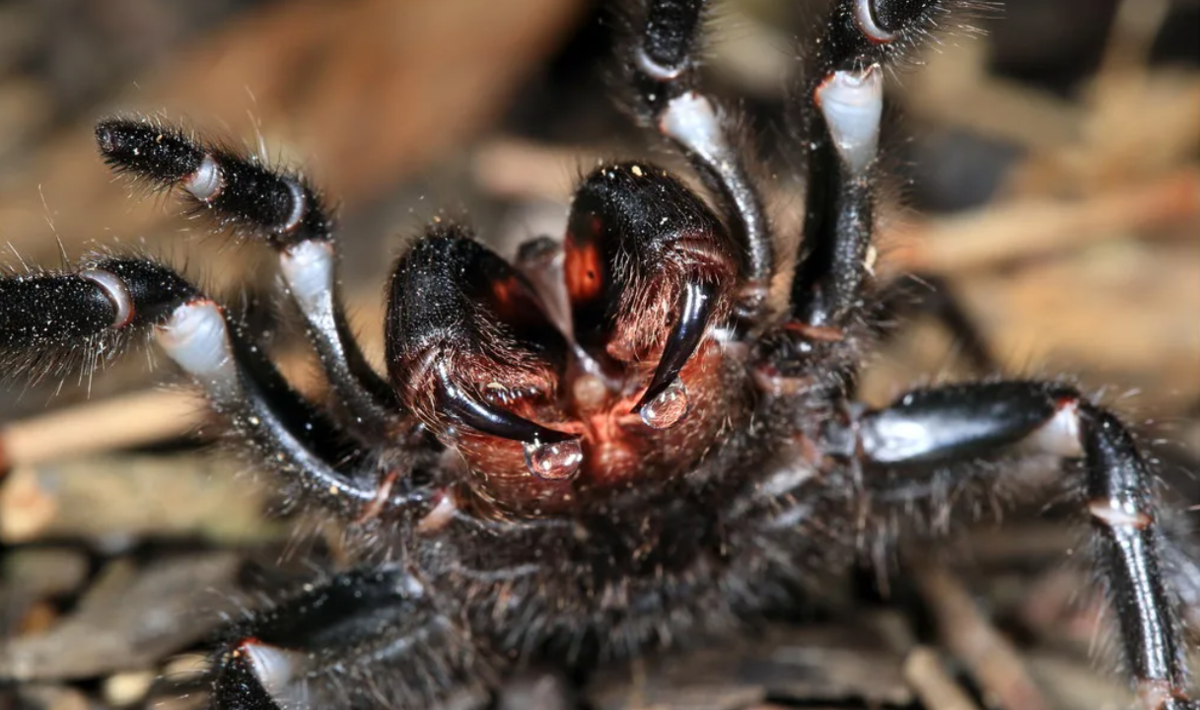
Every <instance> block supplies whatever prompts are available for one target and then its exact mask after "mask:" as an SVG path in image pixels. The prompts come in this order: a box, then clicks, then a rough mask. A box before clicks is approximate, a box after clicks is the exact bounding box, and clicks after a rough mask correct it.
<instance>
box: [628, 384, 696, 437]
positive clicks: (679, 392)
mask: <svg viewBox="0 0 1200 710" xmlns="http://www.w3.org/2000/svg"><path fill="white" fill-rule="evenodd" d="M691 407H692V403H691V401H690V400H689V399H688V393H687V388H686V387H684V386H683V382H682V381H681V380H679V379H678V378H676V380H675V381H674V382H672V383H671V384H670V386H668V387H667V389H665V390H663V393H662V394H660V395H658V396H657V397H655V398H654V399H652V400H650V401H649V402H647V403H646V404H645V405H644V406H643V407H642V410H641V411H640V412H638V414H639V415H640V416H641V417H642V421H643V422H645V423H646V426H648V427H650V428H652V429H670V428H671V427H673V426H675V425H676V424H678V423H679V422H681V421H683V418H684V417H686V416H687V414H688V410H689V409H691Z"/></svg>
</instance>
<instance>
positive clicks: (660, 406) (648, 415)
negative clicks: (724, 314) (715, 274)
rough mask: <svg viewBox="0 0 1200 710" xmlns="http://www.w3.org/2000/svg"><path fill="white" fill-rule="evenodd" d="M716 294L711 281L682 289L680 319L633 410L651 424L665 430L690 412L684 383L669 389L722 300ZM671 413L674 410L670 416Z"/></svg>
mask: <svg viewBox="0 0 1200 710" xmlns="http://www.w3.org/2000/svg"><path fill="white" fill-rule="evenodd" d="M716 296H717V287H716V285H715V284H713V283H711V282H708V281H700V282H695V283H687V284H684V286H683V288H682V289H681V291H680V294H679V303H678V309H679V320H677V321H675V327H674V328H672V329H671V333H670V335H668V336H667V342H666V345H665V346H664V347H663V353H662V357H661V358H660V359H659V361H658V368H657V369H655V371H654V377H653V379H651V380H650V386H649V387H647V388H646V392H645V393H644V394H643V395H642V398H641V400H640V401H639V402H638V404H637V406H636V407H634V409H633V411H634V412H636V413H637V414H638V415H639V416H641V417H642V421H644V422H646V424H647V425H649V426H652V427H654V428H656V429H663V428H666V427H669V426H673V425H674V424H676V423H677V422H679V421H680V420H681V419H682V418H683V415H684V414H686V413H687V392H686V390H684V389H683V388H682V386H680V387H679V388H677V389H676V390H675V392H674V393H669V390H670V389H671V387H672V385H673V384H674V383H676V382H678V377H679V372H680V370H682V369H683V366H684V365H686V364H687V361H688V360H689V359H690V358H691V357H692V353H694V352H695V351H696V348H697V347H699V345H700V341H701V340H702V339H703V338H704V333H705V331H706V330H707V328H708V322H709V319H710V318H711V316H712V314H713V310H714V308H715V306H716V304H717V301H718V299H717V297H716ZM665 395H669V396H668V399H667V400H666V401H663V402H658V400H659V398H660V397H663V396H665ZM680 404H682V405H683V410H682V412H680V410H679V407H680ZM668 412H670V413H671V414H670V415H669V416H668V415H667V413H668Z"/></svg>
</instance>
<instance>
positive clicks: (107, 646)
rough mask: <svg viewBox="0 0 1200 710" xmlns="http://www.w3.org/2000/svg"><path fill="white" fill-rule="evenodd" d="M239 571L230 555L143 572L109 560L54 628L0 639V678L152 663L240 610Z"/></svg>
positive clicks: (174, 560) (91, 673)
mask: <svg viewBox="0 0 1200 710" xmlns="http://www.w3.org/2000/svg"><path fill="white" fill-rule="evenodd" d="M239 568H240V559H239V556H238V555H237V554H235V553H233V552H210V553H203V554H199V555H180V556H177V557H170V558H163V559H161V560H159V561H156V562H154V563H152V564H151V565H150V567H149V568H148V569H146V570H145V571H142V572H137V571H135V570H134V569H133V567H132V565H129V564H120V563H116V564H114V565H110V567H109V569H108V571H107V573H106V574H105V575H104V576H103V577H102V578H101V580H100V581H99V582H97V584H96V585H94V586H93V587H92V589H91V590H89V592H88V594H87V595H86V596H85V597H84V599H83V600H82V601H81V602H80V605H79V608H78V610H77V611H76V612H75V613H74V614H73V615H71V616H70V617H68V618H67V619H65V620H64V621H63V622H62V623H60V624H58V625H57V626H55V627H54V628H53V629H52V630H51V631H49V632H47V633H44V634H40V635H37V636H30V637H20V638H16V639H10V640H8V641H7V642H0V677H4V678H10V679H14V680H17V681H19V682H30V681H49V680H55V681H56V680H63V679H77V678H92V677H97V676H102V675H105V674H109V673H114V672H118V671H126V670H128V671H137V670H141V669H145V668H152V667H154V666H155V665H156V664H157V663H158V662H159V660H160V659H162V658H163V657H165V656H167V655H169V654H172V653H175V652H177V651H179V650H181V649H183V648H185V647H187V646H189V645H190V644H194V643H196V642H198V641H200V640H201V639H203V638H205V637H207V636H208V634H210V633H211V632H212V630H213V629H214V628H215V627H216V626H217V625H218V624H220V623H221V615H222V612H228V611H232V610H233V609H236V608H237V606H238V605H237V603H235V600H234V592H235V591H236V589H237V587H236V578H237V572H238V569H239ZM99 629H103V633H98V631H97V630H99Z"/></svg>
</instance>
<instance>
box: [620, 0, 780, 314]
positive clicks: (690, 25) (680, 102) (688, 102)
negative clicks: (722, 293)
mask: <svg viewBox="0 0 1200 710" xmlns="http://www.w3.org/2000/svg"><path fill="white" fill-rule="evenodd" d="M709 4H710V3H709V2H708V0H647V1H646V2H645V6H644V8H643V9H642V12H641V13H640V15H639V16H638V17H636V18H635V20H634V22H635V26H634V27H633V28H632V29H631V37H630V38H629V40H628V44H629V46H628V47H626V51H625V54H626V65H625V71H626V79H627V81H628V82H629V83H630V84H631V85H632V86H633V87H634V89H635V90H636V92H637V98H636V104H635V109H636V110H637V112H638V114H639V116H640V117H641V118H642V119H643V120H644V121H646V122H647V123H649V124H651V125H653V126H655V127H656V128H657V129H658V131H659V132H660V133H661V134H662V135H664V136H666V137H668V138H670V139H671V140H672V141H674V142H675V144H676V145H678V146H679V147H680V148H681V149H682V150H683V152H684V153H685V154H686V155H687V156H688V158H689V159H690V160H691V161H692V163H693V164H694V165H695V166H696V168H697V170H698V171H699V173H700V176H701V177H702V178H703V179H704V181H705V183H706V184H707V186H708V187H709V189H711V190H712V191H713V192H714V193H715V194H716V196H717V197H718V198H720V202H721V207H722V212H723V213H724V216H725V220H726V222H727V223H728V225H729V229H730V230H731V232H732V233H733V236H734V238H735V239H736V241H737V243H738V244H739V250H738V255H739V258H740V260H741V265H740V267H741V277H742V281H743V283H742V288H741V291H740V293H739V294H738V298H737V304H738V313H739V315H740V316H741V317H742V318H743V319H744V320H745V321H747V322H748V323H749V324H751V325H754V324H755V323H756V321H758V320H760V319H761V318H762V317H763V316H764V315H765V312H764V311H765V308H766V296H767V290H768V287H769V285H770V281H771V277H772V276H773V275H774V272H775V257H774V251H773V246H774V238H773V236H772V234H771V227H770V225H769V224H768V221H767V216H766V212H765V210H764V208H763V199H762V196H761V194H760V190H759V188H758V186H757V185H755V184H754V181H753V180H752V179H751V177H750V175H749V173H748V171H747V166H746V160H745V157H744V151H743V149H742V146H741V145H740V143H741V140H740V139H739V138H738V136H737V135H736V130H735V126H736V125H737V123H738V121H737V118H736V116H733V115H731V114H730V113H729V112H728V110H726V109H722V108H721V107H719V106H717V104H716V103H715V101H714V100H713V99H712V98H711V97H709V96H707V95H705V94H703V93H701V92H700V91H698V90H697V84H698V82H697V75H698V61H697V45H699V44H700V42H701V34H702V27H703V24H704V19H705V17H704V16H705V14H706V11H707V9H708V7H709Z"/></svg>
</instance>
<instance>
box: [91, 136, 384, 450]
mask: <svg viewBox="0 0 1200 710" xmlns="http://www.w3.org/2000/svg"><path fill="white" fill-rule="evenodd" d="M96 137H97V141H98V143H99V145H100V151H101V153H102V154H103V156H104V159H105V161H106V162H107V163H108V164H109V165H111V166H112V167H113V169H114V170H116V171H118V172H122V173H128V174H131V175H132V176H134V177H135V178H136V179H139V180H143V181H145V182H147V183H149V184H150V185H152V186H153V187H155V188H160V189H176V190H177V191H178V192H179V193H180V194H181V195H182V196H183V197H184V198H185V199H186V200H187V201H188V202H190V203H192V205H193V206H194V207H195V211H196V212H197V213H198V214H202V215H206V216H208V217H210V218H211V219H213V220H214V221H215V222H216V223H217V224H218V225H220V226H221V227H226V228H230V229H232V230H233V231H235V232H238V233H243V234H248V235H253V236H256V237H259V238H262V239H265V240H266V241H267V242H268V243H269V244H270V245H271V246H272V247H273V248H274V249H275V251H276V252H277V253H278V255H279V262H280V271H281V272H282V275H283V280H284V282H285V283H286V285H287V289H288V293H289V295H290V296H291V299H292V301H293V302H294V303H295V304H296V306H297V307H298V308H299V310H300V312H301V313H302V314H303V316H304V319H305V321H306V325H307V326H308V327H307V335H308V338H309V340H310V341H311V342H312V345H313V347H314V348H315V349H316V351H317V354H318V356H319V358H320V361H321V364H322V366H323V369H324V371H325V373H326V376H327V378H328V380H329V384H330V387H331V388H332V390H333V394H334V397H332V400H333V401H334V402H335V403H336V404H337V407H335V411H338V412H339V413H340V414H342V415H344V416H341V417H340V419H341V422H340V423H341V424H342V426H343V428H345V429H346V430H347V431H349V432H350V433H351V434H354V435H356V436H358V438H359V439H360V440H362V441H363V442H364V443H367V444H374V443H376V442H378V441H381V440H386V439H389V438H394V436H395V434H396V433H397V432H398V431H399V429H400V428H401V427H402V417H403V410H402V407H401V406H400V402H399V399H398V398H397V397H396V395H395V393H394V392H393V391H392V389H391V388H390V387H389V386H388V384H387V382H385V381H384V380H383V378H381V377H380V376H379V375H378V374H377V373H376V372H375V371H374V369H373V368H372V367H371V366H370V364H369V363H368V362H367V360H366V358H365V357H364V356H363V353H362V351H361V350H360V349H359V346H358V344H357V343H356V342H355V339H354V336H353V334H352V333H351V332H350V327H349V325H348V323H347V320H346V314H345V308H344V306H343V304H342V299H341V298H340V294H339V293H338V284H337V281H336V276H335V270H336V268H335V267H336V261H337V249H336V241H335V239H334V236H333V219H332V217H331V216H330V215H329V213H328V211H327V210H326V208H325V206H324V204H323V202H322V200H321V197H320V195H318V194H317V192H316V191H315V190H314V189H313V188H312V187H311V186H310V185H309V184H308V183H307V182H306V181H305V180H304V179H303V178H302V177H301V176H300V175H297V174H294V173H289V172H283V171H278V170H274V169H271V168H269V167H267V166H264V165H263V164H262V163H261V162H260V161H258V160H257V159H254V158H247V157H244V156H242V155H239V154H237V153H235V152H233V151H231V150H228V149H225V148H222V147H220V146H216V145H212V144H208V143H205V142H202V141H199V140H197V139H195V138H192V137H189V136H187V135H185V134H184V133H183V132H181V131H179V130H177V129H173V128H168V127H165V126H162V125H159V124H158V123H156V122H152V121H149V120H132V119H111V120H106V121H103V122H101V123H100V124H99V125H98V126H97V127H96Z"/></svg>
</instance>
